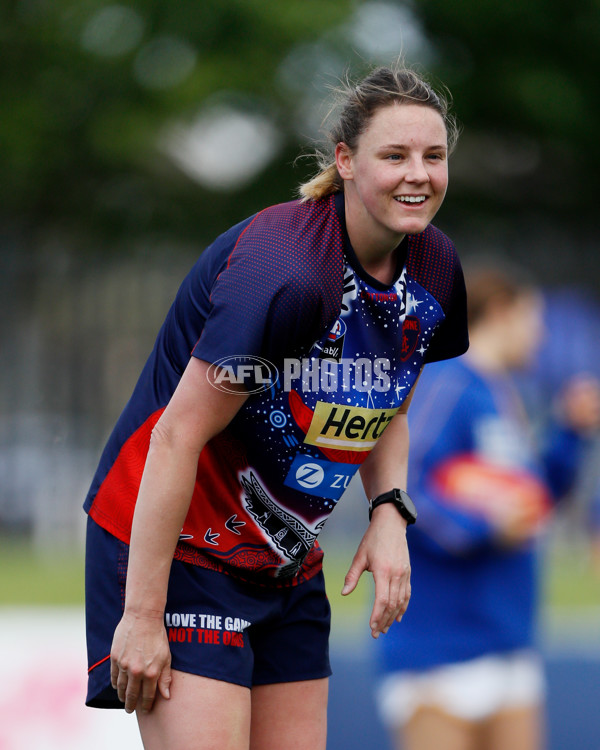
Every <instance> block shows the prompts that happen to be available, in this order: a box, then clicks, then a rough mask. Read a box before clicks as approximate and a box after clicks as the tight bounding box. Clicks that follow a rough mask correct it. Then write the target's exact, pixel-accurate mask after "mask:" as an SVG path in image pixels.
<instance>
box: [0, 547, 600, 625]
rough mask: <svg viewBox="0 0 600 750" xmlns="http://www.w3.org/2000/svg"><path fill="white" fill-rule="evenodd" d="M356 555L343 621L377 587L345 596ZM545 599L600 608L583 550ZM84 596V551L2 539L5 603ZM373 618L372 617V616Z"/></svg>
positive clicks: (564, 565)
mask: <svg viewBox="0 0 600 750" xmlns="http://www.w3.org/2000/svg"><path fill="white" fill-rule="evenodd" d="M351 559H352V556H351V555H350V553H348V554H347V555H346V554H341V553H338V552H337V550H331V549H330V550H329V551H328V554H326V555H325V578H326V581H327V591H328V595H329V599H330V602H331V606H332V609H333V611H334V617H335V618H336V619H337V620H338V621H339V622H341V623H344V622H345V621H348V622H349V621H351V620H353V619H356V618H357V617H359V618H362V617H364V616H365V612H367V610H368V611H370V606H371V599H372V585H371V582H370V580H369V579H370V575H369V574H364V575H363V577H362V579H361V581H360V583H359V584H358V587H357V589H356V590H355V591H354V592H353V593H352V594H350V595H349V596H345V597H343V596H342V595H341V594H340V591H341V588H342V585H343V583H344V576H345V574H346V572H347V570H348V567H349V565H350V562H351ZM544 578H545V586H544V601H545V603H546V604H547V605H548V606H550V607H553V608H559V609H560V608H564V609H570V610H572V609H573V608H581V609H592V608H598V607H600V571H595V570H594V569H593V567H592V565H591V564H590V561H589V557H588V555H587V554H586V551H585V550H583V549H581V548H578V547H568V548H562V549H561V548H556V549H554V550H553V551H552V552H551V554H549V555H548V556H547V557H546V569H545V574H544ZM83 596H84V585H83V553H82V552H81V551H80V550H66V551H56V550H54V551H52V552H50V551H42V552H39V551H38V552H36V551H35V550H34V549H33V547H32V546H31V545H30V544H25V543H22V542H21V543H17V542H15V541H12V540H7V539H6V538H0V605H18V604H38V605H45V604H55V605H56V604H58V605H61V604H81V603H82V602H83ZM367 616H368V614H367Z"/></svg>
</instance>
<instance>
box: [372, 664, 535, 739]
mask: <svg viewBox="0 0 600 750" xmlns="http://www.w3.org/2000/svg"><path fill="white" fill-rule="evenodd" d="M544 697H545V679H544V670H543V666H542V662H541V659H540V657H539V656H538V655H537V654H536V653H535V652H533V651H512V652H509V653H506V654H499V655H492V656H482V657H480V658H478V659H472V660H471V661H466V662H460V663H458V664H445V665H443V666H441V667H436V668H434V669H430V670H427V671H424V672H394V673H391V674H390V675H388V676H387V677H386V678H384V679H383V680H382V682H381V683H380V685H379V687H378V689H377V694H376V702H377V707H378V709H379V714H380V716H381V719H382V721H383V723H384V724H385V725H386V726H387V727H389V728H397V727H401V726H402V725H403V724H404V723H406V722H407V721H408V720H409V719H410V718H411V716H412V715H413V714H414V712H415V711H416V710H417V709H418V708H420V707H424V706H429V707H436V708H439V709H441V710H442V711H444V713H446V714H449V715H451V716H454V717H456V718H458V719H463V720H465V721H482V720H484V719H486V718H488V717H490V716H493V715H494V714H496V713H498V712H499V711H502V710H506V709H510V708H521V707H526V706H535V705H539V704H541V703H542V702H543V700H544Z"/></svg>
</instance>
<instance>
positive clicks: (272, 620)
mask: <svg viewBox="0 0 600 750" xmlns="http://www.w3.org/2000/svg"><path fill="white" fill-rule="evenodd" d="M128 551H129V548H128V546H127V545H126V544H124V543H123V542H120V541H119V540H118V539H116V538H115V537H114V536H112V535H111V534H109V533H108V532H107V531H105V530H104V529H102V528H101V527H100V526H98V525H97V524H96V523H95V522H94V521H92V520H91V519H88V530H87V548H86V572H85V586H86V626H87V650H88V694H87V699H86V703H87V705H88V706H94V707H96V708H123V704H122V703H121V701H119V699H118V697H117V692H116V690H113V688H112V687H111V684H110V648H111V644H112V638H113V634H114V631H115V628H116V627H117V625H118V623H119V621H120V619H121V616H122V614H123V606H124V602H125V579H126V575H127V559H128ZM330 619H331V611H330V607H329V601H328V600H327V596H326V594H325V583H324V579H323V573H322V572H321V573H319V574H318V575H316V576H314V577H313V578H311V579H310V580H308V581H306V582H304V583H300V584H298V585H297V586H289V587H285V588H277V587H275V586H262V585H258V584H252V583H246V582H243V581H240V580H239V579H237V578H234V577H233V576H229V575H226V574H224V573H218V572H216V571H212V570H206V569H204V568H201V567H198V566H196V565H190V564H189V563H184V562H180V561H178V560H174V561H173V565H172V568H171V576H170V579H169V588H168V594H167V604H166V607H165V628H166V631H167V636H168V639H169V645H170V648H171V655H172V664H171V666H172V668H173V669H177V670H179V671H181V672H189V673H191V674H197V675H202V676H204V677H211V678H213V679H217V680H223V681H225V682H230V683H233V684H236V685H243V686H245V687H249V688H250V687H252V686H253V685H269V684H274V683H280V682H295V681H297V680H312V679H319V678H322V677H328V676H329V675H330V674H331V668H330V665H329V628H330Z"/></svg>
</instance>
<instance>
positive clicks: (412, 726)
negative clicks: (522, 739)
mask: <svg viewBox="0 0 600 750" xmlns="http://www.w3.org/2000/svg"><path fill="white" fill-rule="evenodd" d="M479 733H480V729H479V726H478V724H477V723H475V722H471V721H466V720H464V719H458V718H457V717H455V716H451V715H450V714H447V713H445V712H444V711H443V710H442V709H439V708H437V707H436V706H421V707H420V708H418V709H417V710H416V711H415V713H414V714H413V715H412V716H411V717H410V719H409V720H408V721H407V722H406V724H405V725H404V727H403V728H402V730H399V731H398V735H397V736H396V743H397V746H398V747H401V748H402V750H431V749H432V748H443V750H480V747H481V745H480V744H479ZM507 750H513V748H508V749H507Z"/></svg>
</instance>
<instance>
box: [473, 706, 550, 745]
mask: <svg viewBox="0 0 600 750" xmlns="http://www.w3.org/2000/svg"><path fill="white" fill-rule="evenodd" d="M543 725H544V722H543V710H542V707H541V706H523V707H521V708H510V709H505V710H503V711H500V712H499V713H497V714H496V715H495V716H492V717H491V718H490V719H488V721H487V722H486V726H485V733H486V743H485V747H486V750H542V748H543V747H544V729H543Z"/></svg>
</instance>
